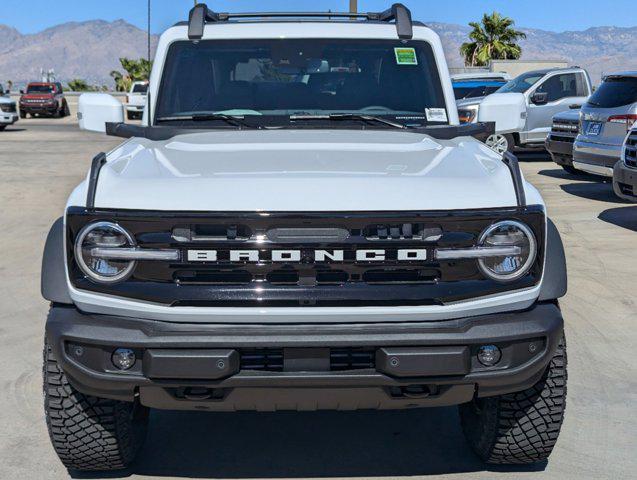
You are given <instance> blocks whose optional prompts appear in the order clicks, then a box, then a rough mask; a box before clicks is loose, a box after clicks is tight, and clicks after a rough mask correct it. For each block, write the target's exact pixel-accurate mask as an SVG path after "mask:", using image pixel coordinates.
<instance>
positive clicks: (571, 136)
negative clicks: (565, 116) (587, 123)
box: [551, 120, 579, 143]
mask: <svg viewBox="0 0 637 480" xmlns="http://www.w3.org/2000/svg"><path fill="white" fill-rule="evenodd" d="M578 131H579V122H566V121H564V120H560V121H555V122H553V127H552V128H551V138H552V139H553V140H555V141H558V142H567V143H573V142H575V137H577V133H578Z"/></svg>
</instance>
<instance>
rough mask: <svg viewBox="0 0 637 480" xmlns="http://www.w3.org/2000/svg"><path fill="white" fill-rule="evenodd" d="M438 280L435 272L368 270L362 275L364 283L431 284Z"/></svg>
mask: <svg viewBox="0 0 637 480" xmlns="http://www.w3.org/2000/svg"><path fill="white" fill-rule="evenodd" d="M437 278H439V274H438V272H437V271H435V270H416V269H411V270H407V269H404V270H403V269H397V270H390V269H384V270H369V271H367V272H365V273H364V274H363V282H366V283H377V284H383V283H386V284H388V283H424V282H433V281H435V280H436V279H437Z"/></svg>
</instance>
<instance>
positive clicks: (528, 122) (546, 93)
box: [458, 67, 592, 153]
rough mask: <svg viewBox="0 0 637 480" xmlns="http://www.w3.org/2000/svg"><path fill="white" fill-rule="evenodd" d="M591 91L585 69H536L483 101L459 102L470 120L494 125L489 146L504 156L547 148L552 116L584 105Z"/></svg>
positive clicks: (460, 110) (460, 111) (462, 114)
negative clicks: (523, 149) (517, 150)
mask: <svg viewBox="0 0 637 480" xmlns="http://www.w3.org/2000/svg"><path fill="white" fill-rule="evenodd" d="M591 92H592V87H591V81H590V78H589V76H588V73H587V72H586V70H584V69H582V68H578V67H574V68H556V69H546V70H535V71H532V72H527V73H523V74H522V75H519V76H518V77H516V78H514V79H513V80H511V81H509V82H508V83H507V84H506V85H504V86H503V87H501V88H500V89H499V90H498V91H497V92H496V93H494V94H492V95H489V96H487V97H485V98H484V99H483V100H482V101H479V102H476V101H472V100H466V101H461V102H458V109H459V115H460V117H461V118H464V119H466V120H467V121H472V122H478V121H479V122H495V123H496V133H495V134H493V135H492V136H491V137H489V138H488V139H487V145H488V146H490V147H491V148H493V149H494V150H495V151H496V152H498V153H503V152H505V151H513V149H514V148H515V147H516V146H524V147H542V146H544V142H545V140H546V137H547V135H548V133H549V131H550V130H551V126H552V123H553V115H555V114H557V113H560V112H562V111H564V110H567V109H568V108H569V107H571V106H572V105H577V106H581V105H582V104H584V102H586V100H587V99H588V97H589V95H590V94H591Z"/></svg>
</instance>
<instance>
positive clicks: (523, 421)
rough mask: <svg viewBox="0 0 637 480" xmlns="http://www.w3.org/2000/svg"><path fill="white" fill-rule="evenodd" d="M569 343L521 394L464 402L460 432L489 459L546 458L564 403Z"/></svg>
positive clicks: (503, 461)
mask: <svg viewBox="0 0 637 480" xmlns="http://www.w3.org/2000/svg"><path fill="white" fill-rule="evenodd" d="M566 378H567V373H566V342H565V340H564V337H562V340H561V341H560V344H559V346H558V349H557V352H556V353H555V356H554V357H553V359H552V360H551V363H550V364H549V367H548V368H547V370H546V372H545V373H544V376H543V377H542V379H541V380H540V381H539V382H538V383H536V384H535V385H534V386H533V387H531V388H529V389H527V390H524V391H522V392H517V393H511V394H507V395H500V396H498V397H491V398H480V399H476V400H474V401H473V402H472V403H467V404H464V405H461V406H460V421H461V423H462V430H463V431H464V434H465V437H466V438H467V441H468V442H469V445H470V446H471V448H472V449H473V450H474V451H475V452H476V453H477V454H478V456H479V457H480V458H482V459H483V460H484V461H485V462H487V463H492V464H500V465H520V464H531V463H536V462H541V461H544V460H546V459H548V457H549V455H550V454H551V452H552V451H553V447H554V446H555V443H556V442H557V437H558V435H559V433H560V429H561V427H562V422H563V420H564V409H565V407H566Z"/></svg>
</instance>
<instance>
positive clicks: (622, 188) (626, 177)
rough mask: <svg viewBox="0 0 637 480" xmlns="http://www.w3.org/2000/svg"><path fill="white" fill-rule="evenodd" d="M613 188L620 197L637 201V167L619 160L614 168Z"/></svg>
mask: <svg viewBox="0 0 637 480" xmlns="http://www.w3.org/2000/svg"><path fill="white" fill-rule="evenodd" d="M613 190H614V191H615V194H616V195H617V196H618V197H620V198H623V199H625V200H630V201H631V202H637V169H635V168H629V167H627V166H626V164H625V163H624V162H622V161H619V162H617V163H616V164H615V167H614V169H613Z"/></svg>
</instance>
